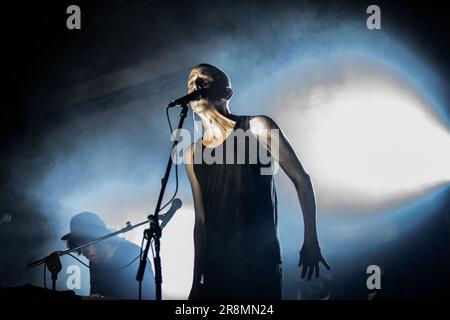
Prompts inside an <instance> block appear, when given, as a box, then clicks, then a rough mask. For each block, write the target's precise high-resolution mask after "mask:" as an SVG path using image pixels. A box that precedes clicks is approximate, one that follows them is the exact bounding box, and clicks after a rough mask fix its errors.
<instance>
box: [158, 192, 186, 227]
mask: <svg viewBox="0 0 450 320" xmlns="http://www.w3.org/2000/svg"><path fill="white" fill-rule="evenodd" d="M182 204H183V202H181V200H180V199H178V198H176V199H174V200H173V201H172V205H171V206H170V209H169V210H167V212H166V213H164V214H161V215H159V216H158V218H159V219H160V220H161V229H162V228H164V227H165V226H166V225H167V223H169V221H170V219H172V217H173V215H174V214H175V212H176V211H177V210H178V209H180V208H181V206H182Z"/></svg>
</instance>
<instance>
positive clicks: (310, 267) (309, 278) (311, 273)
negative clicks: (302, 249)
mask: <svg viewBox="0 0 450 320" xmlns="http://www.w3.org/2000/svg"><path fill="white" fill-rule="evenodd" d="M313 272H314V267H313V266H309V272H308V281H310V280H311V277H312V275H313Z"/></svg>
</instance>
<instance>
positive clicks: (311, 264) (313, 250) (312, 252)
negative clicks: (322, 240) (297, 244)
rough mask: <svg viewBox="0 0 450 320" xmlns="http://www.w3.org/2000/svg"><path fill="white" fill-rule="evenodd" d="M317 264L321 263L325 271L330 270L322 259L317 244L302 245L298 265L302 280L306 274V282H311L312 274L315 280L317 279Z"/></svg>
mask: <svg viewBox="0 0 450 320" xmlns="http://www.w3.org/2000/svg"><path fill="white" fill-rule="evenodd" d="M319 263H322V264H323V265H324V266H325V268H327V270H330V266H329V265H328V263H327V262H326V261H325V259H324V258H323V256H322V253H321V252H320V247H319V245H318V244H306V243H305V244H303V247H302V249H301V250H300V261H299V263H298V266H299V267H303V269H302V279H304V278H305V276H306V274H307V273H308V277H307V279H308V281H309V280H311V277H312V275H313V272H314V273H315V275H316V278H318V277H319Z"/></svg>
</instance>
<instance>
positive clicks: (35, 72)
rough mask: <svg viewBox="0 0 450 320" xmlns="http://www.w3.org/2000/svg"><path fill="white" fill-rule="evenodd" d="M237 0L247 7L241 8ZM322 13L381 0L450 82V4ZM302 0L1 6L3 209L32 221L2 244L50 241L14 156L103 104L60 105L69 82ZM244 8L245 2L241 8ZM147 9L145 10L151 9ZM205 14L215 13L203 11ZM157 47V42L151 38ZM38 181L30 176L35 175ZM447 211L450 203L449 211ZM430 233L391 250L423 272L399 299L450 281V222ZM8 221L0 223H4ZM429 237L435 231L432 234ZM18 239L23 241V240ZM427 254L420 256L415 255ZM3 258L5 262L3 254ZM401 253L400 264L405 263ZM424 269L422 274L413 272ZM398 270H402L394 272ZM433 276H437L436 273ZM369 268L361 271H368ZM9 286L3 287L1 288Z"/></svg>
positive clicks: (16, 256) (3, 236)
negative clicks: (71, 20) (14, 168)
mask: <svg viewBox="0 0 450 320" xmlns="http://www.w3.org/2000/svg"><path fill="white" fill-rule="evenodd" d="M237 3H239V5H237ZM306 3H307V4H308V6H312V7H313V8H314V10H317V12H319V13H320V12H327V13H330V12H332V13H333V14H334V15H335V16H337V17H339V16H342V17H347V16H349V15H352V16H361V18H362V19H365V16H366V14H365V8H367V6H368V5H370V4H377V5H379V6H380V7H381V8H382V23H383V28H386V29H389V30H390V31H391V32H392V33H394V34H396V35H397V36H398V37H401V38H405V39H407V40H409V42H411V43H413V45H414V46H415V48H416V50H418V51H419V52H421V53H422V54H424V55H426V56H428V57H429V61H432V62H433V63H434V67H435V68H437V69H441V70H444V73H445V74H446V75H447V79H448V64H447V60H448V53H449V50H448V45H449V41H448V34H447V30H448V29H449V26H448V24H449V20H448V9H446V8H447V6H445V5H444V1H420V2H416V1H376V2H373V1H347V2H345V3H344V2H341V1H335V2H334V1H320V2H318V1H310V2H308V1H307V2H306ZM70 4H77V5H79V6H80V7H81V10H82V30H79V31H70V30H68V29H67V28H66V18H67V14H66V13H65V11H66V8H67V6H68V5H70ZM304 4H305V2H298V1H266V0H258V1H256V0H254V1H239V2H233V1H217V2H215V1H207V2H206V1H205V2H203V1H185V2H179V3H178V2H171V1H164V2H163V1H143V0H132V1H124V0H110V1H33V2H31V1H30V2H23V1H18V2H9V3H2V4H1V12H2V15H1V18H0V19H1V28H0V30H1V33H2V37H1V39H2V49H1V52H2V62H3V67H2V75H3V81H2V103H1V106H0V121H1V123H0V148H1V149H0V150H1V151H0V152H1V155H2V156H1V159H0V183H1V185H0V194H1V203H0V214H3V213H4V212H5V213H6V212H8V213H11V214H13V217H14V221H15V222H16V223H17V224H18V225H32V226H33V228H32V231H28V232H29V234H27V236H26V237H23V235H21V234H20V232H19V231H17V232H15V231H11V230H9V232H7V233H3V232H0V241H1V246H2V247H3V246H6V247H8V248H11V246H13V247H14V246H17V247H16V250H7V251H3V252H8V254H10V255H12V256H10V257H3V258H4V259H5V260H8V259H9V260H10V261H21V259H20V257H21V256H20V255H21V253H22V252H25V251H27V250H29V249H30V248H33V246H34V245H35V244H36V243H39V242H45V240H46V237H47V235H46V234H45V232H46V230H47V221H46V218H45V216H41V215H40V214H39V210H36V209H35V208H34V204H33V203H32V202H30V201H24V199H23V197H22V194H21V190H20V189H17V188H16V186H15V185H14V183H15V182H14V181H15V180H14V177H12V176H11V170H10V167H11V165H12V164H13V163H14V162H15V160H16V159H17V158H16V157H17V156H18V155H19V157H24V158H26V157H33V156H35V153H34V146H35V145H36V144H38V143H39V139H40V136H41V135H42V134H43V133H45V132H46V130H48V129H49V128H51V127H52V126H53V125H55V123H58V122H59V121H61V119H64V117H67V116H70V115H73V114H74V113H77V112H95V111H96V110H65V109H58V108H56V107H55V105H54V101H52V100H51V97H52V94H53V93H54V92H58V91H61V90H64V89H66V88H69V87H70V86H72V85H74V84H77V83H80V82H83V81H85V80H88V79H91V78H95V77H97V76H100V75H102V74H106V73H109V72H112V71H114V70H118V69H120V68H123V67H125V66H127V65H130V64H135V63H138V62H140V61H144V60H146V59H149V58H150V57H153V56H155V57H156V56H158V55H162V54H164V53H165V52H167V51H168V50H180V49H181V48H182V45H183V44H186V43H190V42H196V41H200V42H201V41H202V39H203V38H207V37H217V36H219V37H220V34H221V33H224V32H235V33H239V34H245V33H246V32H247V29H246V28H245V21H230V20H229V19H228V20H226V19H222V18H221V17H222V13H223V12H228V11H227V10H230V8H231V7H232V8H234V9H233V10H239V11H240V12H241V13H242V12H248V14H249V15H252V14H253V13H254V12H255V8H258V10H261V11H266V12H271V11H274V12H275V11H277V10H278V9H279V8H284V7H286V6H292V7H300V8H301V6H302V5H304ZM236 8H238V9H236ZM144 12H145V14H144ZM205 13H207V14H205ZM149 44H150V45H149ZM30 179H31V177H30ZM441 209H442V210H443V212H444V214H448V213H446V212H445V211H446V210H447V209H448V206H446V207H444V208H441ZM429 223H430V225H424V226H423V227H424V230H434V231H432V232H434V234H435V238H434V239H433V244H432V246H431V247H432V248H433V250H428V249H427V248H430V247H429V245H427V246H425V245H424V242H425V239H420V237H419V238H415V239H411V241H409V242H407V243H408V245H406V247H405V248H404V251H403V252H404V256H402V257H398V256H397V257H396V256H393V257H392V260H391V261H392V262H391V265H393V266H394V268H395V266H398V265H402V264H408V263H409V264H410V263H415V264H417V266H418V267H417V268H416V269H415V270H416V271H415V272H411V273H409V274H403V275H402V276H401V277H399V278H397V279H396V281H404V282H405V286H406V288H407V287H408V285H407V283H408V279H410V278H411V277H413V278H416V279H418V281H419V283H417V285H416V286H414V288H416V290H415V291H414V290H413V291H410V290H408V289H405V292H394V293H392V294H391V297H442V296H443V295H445V294H447V293H448V288H449V286H448V282H447V283H436V281H437V280H436V277H435V275H436V274H440V275H444V277H443V279H447V281H448V266H449V261H448V255H442V252H444V253H445V252H447V253H448V245H449V242H448V224H447V225H445V224H443V225H441V226H440V227H439V228H436V227H437V226H436V225H434V224H433V223H435V222H429ZM3 226H4V225H0V228H1V227H3ZM424 234H429V232H428V231H427V232H425V231H424ZM19 238H20V241H19ZM417 253H418V254H419V257H417V256H415V258H412V257H413V256H414V254H417ZM5 260H3V261H5ZM399 260H401V261H399ZM0 268H1V277H2V279H8V280H7V281H6V280H3V282H2V284H3V285H11V283H13V282H14V281H19V282H20V279H21V278H20V271H19V270H18V269H17V268H15V267H14V266H13V265H12V264H10V265H8V267H5V266H1V267H0ZM416 272H422V274H415V273H416ZM394 274H395V273H394ZM433 274H434V276H433ZM364 276H365V275H362V277H364ZM0 286H1V285H0ZM339 286H340V287H338V288H337V289H336V290H338V291H339V292H344V291H346V292H347V293H346V294H342V296H346V297H350V298H352V297H354V298H358V297H360V294H359V293H358V290H360V288H353V287H352V285H351V283H346V281H345V279H344V280H342V281H341V283H340V284H339Z"/></svg>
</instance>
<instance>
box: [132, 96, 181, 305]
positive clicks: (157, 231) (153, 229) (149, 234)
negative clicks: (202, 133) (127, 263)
mask: <svg viewBox="0 0 450 320" xmlns="http://www.w3.org/2000/svg"><path fill="white" fill-rule="evenodd" d="M168 107H169V106H168ZM181 108H182V109H181V112H180V121H179V123H178V128H177V131H176V136H175V138H174V141H173V144H172V148H171V149H170V153H169V160H168V161H167V166H166V171H165V173H164V177H163V178H162V180H161V191H160V192H159V197H158V202H157V204H156V208H155V213H154V214H153V219H152V221H151V223H150V228H149V229H146V230H145V231H144V238H145V239H146V240H147V241H146V244H145V249H144V251H143V253H142V257H141V261H140V264H139V269H138V272H137V275H136V280H137V281H139V282H140V283H142V280H143V279H144V273H145V266H146V264H147V257H148V250H149V248H150V242H151V239H152V238H153V240H154V241H155V256H154V259H153V262H154V267H155V290H156V300H161V297H162V295H161V285H162V271H161V257H160V238H161V227H160V225H159V220H158V213H159V211H160V210H161V209H160V208H161V203H162V200H163V197H164V192H165V191H166V186H167V182H168V181H169V176H170V170H171V169H172V164H173V162H172V150H174V148H176V146H177V144H178V139H179V134H180V129H181V128H183V124H184V120H185V119H186V116H187V113H188V110H189V108H188V107H187V105H186V104H184V105H183V106H182V107H181ZM139 299H141V296H140V294H139Z"/></svg>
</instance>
